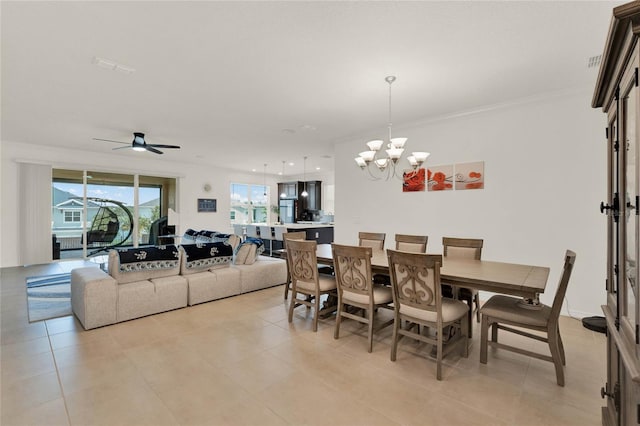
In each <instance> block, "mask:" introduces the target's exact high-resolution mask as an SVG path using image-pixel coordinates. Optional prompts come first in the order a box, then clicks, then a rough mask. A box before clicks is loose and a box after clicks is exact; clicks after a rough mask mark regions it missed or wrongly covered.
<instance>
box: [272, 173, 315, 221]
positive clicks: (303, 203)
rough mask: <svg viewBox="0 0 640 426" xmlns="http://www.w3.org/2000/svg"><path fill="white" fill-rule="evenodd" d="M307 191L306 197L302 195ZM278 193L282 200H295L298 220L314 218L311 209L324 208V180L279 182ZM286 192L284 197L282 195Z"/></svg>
mask: <svg viewBox="0 0 640 426" xmlns="http://www.w3.org/2000/svg"><path fill="white" fill-rule="evenodd" d="M305 190H306V191H307V193H308V195H307V196H306V197H303V196H302V192H303V191H305ZM278 194H280V195H279V196H280V199H281V200H295V201H296V202H295V206H296V207H295V212H296V221H298V220H312V219H311V218H310V217H309V216H310V213H309V211H310V210H312V211H315V210H321V209H322V181H319V180H312V181H307V182H302V181H297V182H279V183H278ZM282 194H285V196H284V197H281V195H282Z"/></svg>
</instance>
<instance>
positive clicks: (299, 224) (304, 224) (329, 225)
mask: <svg viewBox="0 0 640 426" xmlns="http://www.w3.org/2000/svg"><path fill="white" fill-rule="evenodd" d="M262 225H263V226H264V224H262ZM269 226H271V227H273V228H280V227H282V228H289V229H310V228H333V223H321V222H297V223H285V224H284V225H269Z"/></svg>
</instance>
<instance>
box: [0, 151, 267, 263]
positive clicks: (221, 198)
mask: <svg viewBox="0 0 640 426" xmlns="http://www.w3.org/2000/svg"><path fill="white" fill-rule="evenodd" d="M136 154H138V153H134V152H131V156H130V157H122V156H120V155H118V156H116V155H110V154H98V153H93V152H78V151H71V150H67V149H59V148H52V147H48V146H44V145H30V144H20V143H14V142H5V141H3V142H2V146H1V150H0V161H1V163H0V164H1V171H2V175H1V176H2V181H1V193H0V202H1V205H0V214H1V216H0V218H1V224H0V241H1V243H0V267H6V266H16V265H18V264H19V263H18V262H19V257H18V253H19V247H20V244H21V241H22V238H21V230H20V226H19V224H20V220H19V218H20V212H19V196H18V189H17V185H16V182H18V176H19V173H18V170H19V168H18V163H16V161H15V160H16V159H20V160H28V161H31V162H34V163H44V164H51V165H53V167H54V168H71V169H82V168H83V167H86V168H88V169H89V170H97V171H113V172H123V173H139V174H142V175H151V176H155V175H161V176H174V177H178V181H179V182H178V206H177V211H178V213H179V214H180V223H179V228H178V230H177V231H178V232H181V233H182V232H184V231H185V230H186V229H187V228H193V229H197V230H199V229H210V230H215V231H220V232H231V231H232V227H231V225H230V219H229V186H230V184H231V182H236V183H253V184H258V185H262V184H263V181H264V178H263V174H262V172H256V173H251V172H248V173H240V172H236V171H231V170H227V169H222V168H217V167H211V166H198V165H194V164H183V163H175V162H170V161H163V160H160V159H158V158H155V157H151V156H150V155H146V153H144V154H143V155H142V156H139V155H136ZM123 160H124V161H123ZM277 178H279V176H269V175H267V178H266V182H267V185H269V186H270V187H271V190H270V193H271V204H273V205H277V203H278V198H277V192H278V189H277V185H276V181H277ZM205 183H209V184H210V185H211V187H212V189H211V191H209V192H205V191H204V189H203V186H204V184H205ZM198 198H215V199H217V210H218V211H217V212H216V213H198V212H197V201H196V200H197V199H198ZM45 220H46V221H47V222H48V221H50V219H49V218H47V219H45ZM273 220H276V218H275V217H274V218H273Z"/></svg>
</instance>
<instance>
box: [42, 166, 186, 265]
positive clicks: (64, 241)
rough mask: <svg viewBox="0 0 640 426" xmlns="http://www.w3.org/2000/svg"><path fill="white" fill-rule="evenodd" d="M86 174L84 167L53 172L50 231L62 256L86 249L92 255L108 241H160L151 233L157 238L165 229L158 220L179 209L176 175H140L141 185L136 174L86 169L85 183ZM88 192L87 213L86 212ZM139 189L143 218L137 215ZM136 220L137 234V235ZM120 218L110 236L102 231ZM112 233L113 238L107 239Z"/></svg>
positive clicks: (147, 242) (123, 242) (80, 252)
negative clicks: (54, 235)
mask: <svg viewBox="0 0 640 426" xmlns="http://www.w3.org/2000/svg"><path fill="white" fill-rule="evenodd" d="M84 174H85V172H84V171H82V170H65V169H53V170H52V183H51V191H52V192H51V200H52V205H51V210H52V211H51V231H52V233H54V234H56V238H57V240H58V241H59V242H60V243H61V251H62V252H64V253H63V254H64V256H63V257H65V258H73V257H81V256H83V251H84V249H85V248H86V250H87V254H88V255H90V254H92V252H93V251H95V250H96V249H98V248H102V247H104V246H109V245H116V244H118V245H121V246H123V247H127V246H134V245H145V244H149V243H150V241H155V240H152V237H153V238H157V236H158V235H159V232H164V230H163V229H160V228H159V226H158V225H157V224H158V223H160V222H158V219H160V218H162V217H167V216H168V214H169V208H171V209H173V210H175V207H176V206H175V200H176V184H177V183H176V179H175V178H169V177H160V176H145V175H138V176H137V178H138V183H137V185H136V184H135V175H133V174H118V173H110V172H100V171H94V170H91V171H89V170H87V171H86V186H85V185H84V184H83V181H84ZM85 193H86V197H87V198H86V203H87V204H86V214H85V212H84V211H83V207H85V206H84V194H85ZM136 193H137V201H138V205H137V211H138V217H133V216H134V213H135V211H136V206H135V205H134V200H135V198H136V197H135V195H136ZM114 218H117V219H116V220H112V219H114ZM136 221H137V225H138V226H137V229H138V234H137V235H134V234H133V231H134V229H135V225H134V224H135V222H136ZM85 222H86V223H85ZM116 222H117V225H118V227H117V230H116V232H115V234H114V232H113V229H112V230H111V231H112V232H110V233H106V234H100V232H97V231H106V229H108V228H109V225H110V224H113V223H116ZM83 225H84V226H85V228H84V229H86V231H87V237H86V238H85V237H84V236H83ZM112 228H113V226H112ZM92 231H93V232H92ZM90 233H91V234H90ZM107 236H108V237H109V238H110V240H109V241H107V240H105V238H106V237H107ZM98 239H99V241H98Z"/></svg>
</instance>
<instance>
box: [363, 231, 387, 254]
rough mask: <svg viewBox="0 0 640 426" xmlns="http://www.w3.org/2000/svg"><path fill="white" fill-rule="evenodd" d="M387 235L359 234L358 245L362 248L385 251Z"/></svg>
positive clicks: (376, 233) (375, 233)
mask: <svg viewBox="0 0 640 426" xmlns="http://www.w3.org/2000/svg"><path fill="white" fill-rule="evenodd" d="M385 237H386V234H384V233H378V232H359V233H358V245H359V246H360V247H371V248H372V249H374V250H384V239H385Z"/></svg>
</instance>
